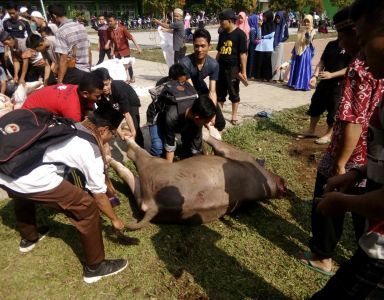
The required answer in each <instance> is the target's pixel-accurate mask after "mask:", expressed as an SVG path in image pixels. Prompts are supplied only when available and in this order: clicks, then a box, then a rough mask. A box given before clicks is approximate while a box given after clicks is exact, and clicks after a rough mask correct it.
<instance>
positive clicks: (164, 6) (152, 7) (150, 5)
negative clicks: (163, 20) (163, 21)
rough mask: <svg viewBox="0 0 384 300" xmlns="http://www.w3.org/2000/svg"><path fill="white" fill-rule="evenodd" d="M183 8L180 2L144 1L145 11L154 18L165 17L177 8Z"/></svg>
mask: <svg viewBox="0 0 384 300" xmlns="http://www.w3.org/2000/svg"><path fill="white" fill-rule="evenodd" d="M182 6H183V5H181V4H180V1H178V0H144V10H145V11H146V12H151V14H152V16H153V15H154V14H157V15H159V14H160V15H161V16H162V17H165V15H166V14H167V13H168V11H172V10H173V9H174V8H176V7H180V8H183V7H182Z"/></svg>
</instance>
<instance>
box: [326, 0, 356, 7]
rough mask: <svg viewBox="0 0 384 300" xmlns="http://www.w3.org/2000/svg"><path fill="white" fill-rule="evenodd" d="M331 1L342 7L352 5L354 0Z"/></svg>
mask: <svg viewBox="0 0 384 300" xmlns="http://www.w3.org/2000/svg"><path fill="white" fill-rule="evenodd" d="M330 2H331V4H332V5H334V6H337V7H340V8H342V7H346V6H348V5H351V4H352V3H353V2H354V0H330Z"/></svg>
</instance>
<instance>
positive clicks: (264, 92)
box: [92, 39, 330, 126]
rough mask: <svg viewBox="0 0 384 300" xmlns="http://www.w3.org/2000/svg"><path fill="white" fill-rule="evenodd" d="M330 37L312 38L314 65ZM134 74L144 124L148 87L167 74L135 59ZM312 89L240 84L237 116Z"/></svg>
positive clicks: (302, 96) (292, 101) (280, 104)
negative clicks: (295, 89)
mask: <svg viewBox="0 0 384 300" xmlns="http://www.w3.org/2000/svg"><path fill="white" fill-rule="evenodd" d="M329 40H330V39H324V40H315V41H314V45H315V49H316V51H315V57H314V58H313V64H314V65H315V64H317V62H318V61H319V59H320V56H321V54H322V52H323V50H324V48H325V45H326V44H327V43H328V41H329ZM293 46H294V44H293V43H286V44H285V48H284V49H285V57H286V60H288V59H289V57H290V52H291V50H292V49H293ZM92 54H93V61H97V58H98V53H97V51H93V52H92ZM211 54H212V55H215V52H212V53H211ZM133 69H134V74H135V77H136V83H134V84H133V85H132V86H133V87H134V88H135V90H136V92H137V93H138V95H139V96H140V99H141V102H142V107H141V123H142V125H144V124H145V119H146V118H145V111H146V109H147V106H148V104H149V103H150V100H151V99H150V96H149V94H148V89H149V88H151V87H153V86H154V85H155V83H156V81H157V80H159V79H160V78H161V77H164V76H166V75H167V73H168V68H167V66H166V65H165V64H162V63H156V62H150V61H144V60H140V59H136V63H135V65H134V66H133ZM312 93H313V91H308V92H303V91H293V90H290V89H288V88H287V87H286V86H284V85H282V84H272V83H262V82H250V84H249V86H248V87H244V86H241V88H240V96H241V101H240V106H239V117H240V120H242V119H247V118H252V117H253V116H254V115H255V114H256V113H258V112H260V111H263V110H264V111H267V112H273V111H278V110H282V109H285V108H291V107H297V106H300V105H304V104H307V103H309V102H310V99H311V95H312ZM230 112H231V105H230V103H228V102H226V104H225V107H224V116H225V117H226V118H230ZM228 126H230V125H229V123H228Z"/></svg>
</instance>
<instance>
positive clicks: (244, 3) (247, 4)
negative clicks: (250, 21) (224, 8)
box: [231, 0, 253, 13]
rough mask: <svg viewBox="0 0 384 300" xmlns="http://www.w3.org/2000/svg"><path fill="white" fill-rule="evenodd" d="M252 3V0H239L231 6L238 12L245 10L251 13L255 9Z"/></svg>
mask: <svg viewBox="0 0 384 300" xmlns="http://www.w3.org/2000/svg"><path fill="white" fill-rule="evenodd" d="M252 3H253V1H252V0H237V1H233V3H232V6H231V7H232V9H233V10H234V11H236V12H240V11H245V12H247V13H249V12H251V11H252V10H253V6H252Z"/></svg>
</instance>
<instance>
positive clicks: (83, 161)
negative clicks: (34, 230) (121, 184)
mask: <svg viewBox="0 0 384 300" xmlns="http://www.w3.org/2000/svg"><path fill="white" fill-rule="evenodd" d="M43 163H44V164H43V165H41V166H39V167H37V168H36V169H34V170H33V171H31V172H30V173H29V174H27V175H25V176H22V177H19V178H17V179H14V178H11V177H9V176H6V175H4V174H1V173H0V184H1V185H4V186H6V187H8V188H9V189H11V190H13V191H15V192H18V193H23V194H29V193H37V192H43V191H48V190H51V189H54V188H56V187H57V186H58V185H59V184H60V183H61V182H62V181H63V178H62V177H61V176H60V175H59V174H60V173H61V171H62V169H63V166H61V165H55V164H52V163H56V164H63V165H66V166H69V167H72V168H76V169H79V170H80V171H81V172H82V173H83V174H84V176H85V179H86V188H87V189H89V190H90V191H91V192H92V193H105V192H106V191H107V186H106V184H105V174H104V162H103V159H102V156H101V154H100V150H99V148H98V146H97V145H95V144H93V143H90V142H88V141H87V140H85V139H82V138H80V137H77V136H75V137H73V138H71V139H68V140H66V141H64V142H61V143H58V144H56V145H53V146H50V147H48V148H47V150H46V151H45V154H44V157H43Z"/></svg>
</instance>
